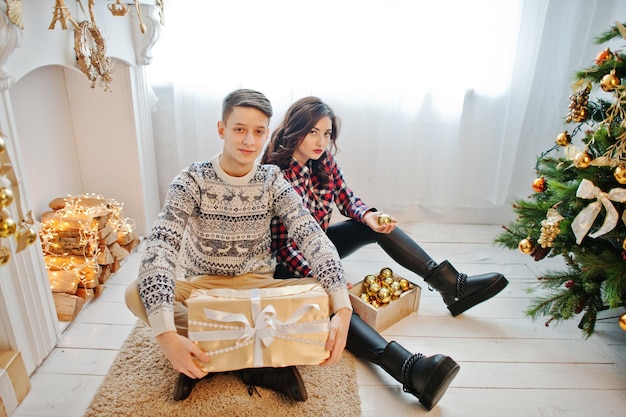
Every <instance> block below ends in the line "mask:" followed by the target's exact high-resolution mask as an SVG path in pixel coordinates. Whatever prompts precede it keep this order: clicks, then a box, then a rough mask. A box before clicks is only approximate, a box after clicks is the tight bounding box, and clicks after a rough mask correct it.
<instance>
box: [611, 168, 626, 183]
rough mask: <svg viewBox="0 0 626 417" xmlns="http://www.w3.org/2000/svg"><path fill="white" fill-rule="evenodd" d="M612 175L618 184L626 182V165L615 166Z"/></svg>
mask: <svg viewBox="0 0 626 417" xmlns="http://www.w3.org/2000/svg"><path fill="white" fill-rule="evenodd" d="M613 176H614V177H615V179H616V180H617V182H619V183H620V184H626V166H617V167H615V170H613Z"/></svg>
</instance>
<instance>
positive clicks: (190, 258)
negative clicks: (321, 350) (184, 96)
mask: <svg viewBox="0 0 626 417" xmlns="http://www.w3.org/2000/svg"><path fill="white" fill-rule="evenodd" d="M271 116H272V107H271V104H270V102H269V100H268V99H267V98H266V97H265V96H264V95H263V94H261V93H259V92H257V91H253V90H247V89H241V90H237V91H234V92H232V93H230V94H229V95H228V96H227V97H226V98H225V99H224V102H223V109H222V120H220V121H219V122H218V123H217V130H218V133H219V136H220V137H221V138H222V140H223V141H224V145H223V149H222V152H221V153H220V154H219V155H217V156H215V157H213V158H212V159H211V160H210V161H204V162H196V163H192V164H191V165H189V166H188V167H187V168H186V169H184V170H183V171H182V172H181V173H180V174H179V175H178V176H177V177H176V178H175V179H174V181H173V182H172V183H171V185H170V188H169V190H168V193H167V196H166V199H165V203H164V205H163V208H162V210H161V212H160V213H159V215H158V217H157V220H156V221H155V224H154V226H153V228H152V231H151V233H150V234H149V236H147V238H146V242H147V243H146V248H145V253H144V255H143V259H142V263H141V266H140V269H139V278H138V279H137V281H135V282H134V283H133V284H131V285H130V286H129V287H128V289H127V291H126V303H127V305H128V307H129V308H130V310H131V311H132V312H133V313H134V314H135V315H136V316H138V317H139V318H141V319H143V320H144V321H145V322H147V323H148V324H149V325H150V326H151V328H152V331H153V334H154V336H155V338H156V341H157V343H158V345H159V347H160V348H161V350H162V351H163V353H164V354H165V356H166V357H167V358H168V360H169V361H170V363H171V364H172V366H173V368H174V369H175V370H177V371H178V372H180V376H179V379H178V382H177V386H176V389H175V392H174V399H175V400H182V399H185V398H187V397H188V396H189V394H190V393H191V390H192V389H193V387H194V385H195V383H196V381H197V380H198V379H199V378H203V377H205V376H206V375H207V373H206V372H204V371H202V370H201V369H200V368H199V367H198V365H197V364H196V360H197V361H200V362H205V363H206V362H209V361H210V360H211V358H210V357H209V355H208V354H206V353H205V352H203V351H201V350H200V349H199V348H198V347H197V346H196V345H195V344H194V343H193V342H192V341H191V340H189V339H188V338H187V308H186V305H185V302H186V300H187V298H189V295H190V293H191V290H192V289H194V288H202V289H211V288H224V287H227V288H267V287H277V286H285V285H292V284H296V283H297V284H303V283H304V282H303V281H302V280H301V279H297V278H294V279H291V280H275V279H274V278H273V273H274V269H275V266H276V262H275V259H274V258H273V257H272V254H271V251H270V242H271V236H270V222H271V219H272V217H274V216H277V217H279V218H280V219H282V220H283V222H284V223H285V225H286V226H287V229H288V231H289V233H290V235H292V236H293V238H294V240H296V242H298V245H299V246H300V247H301V248H303V252H304V255H305V256H306V257H307V259H309V260H310V262H311V264H312V265H313V270H314V274H315V277H316V279H317V282H319V283H320V284H321V285H322V286H323V287H324V289H325V290H326V292H327V293H328V295H329V297H330V302H331V306H332V311H333V313H334V314H333V316H332V318H331V321H330V333H329V336H328V339H327V342H326V349H327V350H328V351H330V356H329V358H328V359H327V360H326V361H325V362H324V363H323V364H322V365H331V364H334V363H337V362H338V361H339V359H340V356H341V353H342V352H343V349H344V347H345V345H346V338H347V334H348V329H349V326H350V318H351V316H352V307H351V304H350V299H349V296H348V291H347V285H346V280H345V277H344V274H343V269H342V266H341V262H340V259H339V255H338V254H337V251H336V250H335V248H334V246H333V245H332V243H331V242H330V240H328V238H327V237H326V235H325V233H324V232H323V231H322V229H321V228H320V227H319V225H318V224H317V222H316V221H315V219H313V217H311V215H310V214H309V212H308V210H306V209H305V208H304V207H303V206H302V200H301V199H300V197H299V196H298V194H296V193H295V191H294V190H293V189H292V188H291V186H290V185H289V184H288V183H287V182H286V181H285V179H284V178H283V176H282V174H281V172H280V170H279V169H278V167H276V166H273V165H259V164H258V163H257V162H256V158H257V156H258V155H259V153H260V152H261V150H262V149H263V145H264V144H265V141H266V140H267V138H268V135H269V122H270V117H271ZM178 272H180V273H182V275H183V276H184V279H179V280H176V276H177V273H178ZM313 282H315V280H313ZM241 376H242V379H243V380H244V382H245V383H247V384H249V385H259V386H265V387H267V388H270V389H274V390H276V391H278V392H281V393H283V394H285V395H287V396H288V397H290V398H291V399H293V400H296V401H304V400H306V398H307V394H306V390H305V388H304V384H303V382H302V379H301V377H300V375H299V373H298V371H297V369H296V367H293V366H291V367H286V368H254V369H244V370H242V372H241Z"/></svg>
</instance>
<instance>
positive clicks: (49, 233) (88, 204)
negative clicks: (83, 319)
mask: <svg viewBox="0 0 626 417" xmlns="http://www.w3.org/2000/svg"><path fill="white" fill-rule="evenodd" d="M49 206H50V208H51V209H52V210H53V211H50V212H45V213H43V214H42V219H41V229H40V231H39V237H40V240H41V243H42V249H43V255H44V261H45V264H46V268H47V269H48V279H49V281H50V289H51V290H52V296H53V298H54V304H55V307H56V311H57V317H58V319H59V320H60V321H73V320H74V319H75V318H76V315H77V314H78V313H79V312H80V310H81V309H82V307H83V305H84V304H85V302H87V301H89V300H91V299H93V298H95V297H97V296H98V295H99V294H100V293H101V292H102V290H103V289H104V285H105V283H106V282H107V281H108V280H109V278H110V277H111V275H112V274H113V273H115V272H116V271H117V270H118V269H119V268H120V263H121V262H122V260H124V259H125V258H126V257H127V256H128V255H129V254H130V253H131V252H132V251H133V250H134V249H135V248H136V247H137V246H138V245H139V243H140V240H139V236H138V234H137V233H136V232H135V231H134V225H133V224H132V220H130V219H125V218H123V215H122V210H121V208H122V207H121V205H120V204H118V203H116V202H115V201H112V200H106V199H104V198H102V197H100V196H81V197H67V198H57V199H54V200H52V201H51V202H50V204H49Z"/></svg>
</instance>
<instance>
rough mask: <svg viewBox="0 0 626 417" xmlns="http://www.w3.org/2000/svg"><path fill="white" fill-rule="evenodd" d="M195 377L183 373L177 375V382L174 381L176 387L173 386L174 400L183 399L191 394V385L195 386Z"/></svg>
mask: <svg viewBox="0 0 626 417" xmlns="http://www.w3.org/2000/svg"><path fill="white" fill-rule="evenodd" d="M196 382H198V380H197V379H194V378H189V377H188V376H187V375H185V374H182V373H181V374H180V375H178V382H176V388H174V401H181V400H185V399H187V398H188V397H189V395H190V394H191V391H192V390H193V387H195V386H196Z"/></svg>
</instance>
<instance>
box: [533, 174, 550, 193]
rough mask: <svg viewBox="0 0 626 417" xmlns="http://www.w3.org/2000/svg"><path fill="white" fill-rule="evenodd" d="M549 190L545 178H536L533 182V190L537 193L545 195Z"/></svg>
mask: <svg viewBox="0 0 626 417" xmlns="http://www.w3.org/2000/svg"><path fill="white" fill-rule="evenodd" d="M547 189H548V184H547V183H546V179H545V178H544V177H539V178H535V180H534V181H533V190H534V191H535V192H536V193H543V192H544V191H545V190H547Z"/></svg>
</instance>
